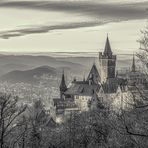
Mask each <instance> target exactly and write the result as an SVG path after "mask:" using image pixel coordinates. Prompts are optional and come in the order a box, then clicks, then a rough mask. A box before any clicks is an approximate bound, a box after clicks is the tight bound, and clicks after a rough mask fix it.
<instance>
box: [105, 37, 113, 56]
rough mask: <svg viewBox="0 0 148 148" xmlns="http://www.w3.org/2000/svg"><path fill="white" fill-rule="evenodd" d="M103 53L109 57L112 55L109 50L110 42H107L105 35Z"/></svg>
mask: <svg viewBox="0 0 148 148" xmlns="http://www.w3.org/2000/svg"><path fill="white" fill-rule="evenodd" d="M104 55H105V56H108V57H111V56H112V50H111V46H110V42H109V38H108V35H107V39H106V44H105V49H104Z"/></svg>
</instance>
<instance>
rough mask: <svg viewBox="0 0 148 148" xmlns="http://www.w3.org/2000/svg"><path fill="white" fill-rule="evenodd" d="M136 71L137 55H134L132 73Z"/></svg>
mask: <svg viewBox="0 0 148 148" xmlns="http://www.w3.org/2000/svg"><path fill="white" fill-rule="evenodd" d="M135 71H136V65H135V55H134V54H133V62H132V72H135Z"/></svg>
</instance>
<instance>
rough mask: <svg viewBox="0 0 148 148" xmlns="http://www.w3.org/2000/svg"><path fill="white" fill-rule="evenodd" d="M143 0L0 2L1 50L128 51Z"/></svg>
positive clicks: (146, 7) (147, 4)
mask: <svg viewBox="0 0 148 148" xmlns="http://www.w3.org/2000/svg"><path fill="white" fill-rule="evenodd" d="M147 16H148V0H1V1H0V20H1V21H0V52H99V51H101V50H103V48H104V46H105V45H104V44H105V40H106V36H107V34H108V36H109V39H110V42H111V47H112V50H113V51H114V52H116V53H125V54H126V53H133V52H136V51H137V50H138V48H139V43H138V42H137V40H138V39H139V38H140V36H141V32H140V30H142V29H144V28H145V27H146V26H147V24H148V22H147V18H148V17H147Z"/></svg>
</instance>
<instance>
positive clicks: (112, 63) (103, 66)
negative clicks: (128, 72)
mask: <svg viewBox="0 0 148 148" xmlns="http://www.w3.org/2000/svg"><path fill="white" fill-rule="evenodd" d="M99 63H100V75H101V83H103V82H106V80H107V79H108V78H115V73H116V72H115V70H116V55H113V53H112V50H111V46H110V42H109V38H108V36H107V39H106V44H105V49H104V52H103V53H102V52H100V53H99Z"/></svg>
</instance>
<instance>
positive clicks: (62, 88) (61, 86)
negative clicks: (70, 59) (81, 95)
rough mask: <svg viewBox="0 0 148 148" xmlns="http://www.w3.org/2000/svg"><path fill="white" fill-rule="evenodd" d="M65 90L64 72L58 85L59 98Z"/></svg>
mask: <svg viewBox="0 0 148 148" xmlns="http://www.w3.org/2000/svg"><path fill="white" fill-rule="evenodd" d="M66 90H67V86H66V83H65V75H64V71H63V74H62V80H61V84H60V93H61V97H62V95H63V94H64V92H65V91H66Z"/></svg>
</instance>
